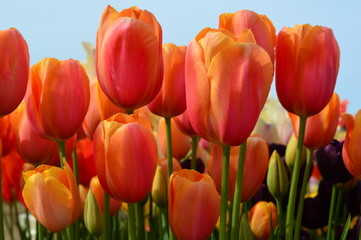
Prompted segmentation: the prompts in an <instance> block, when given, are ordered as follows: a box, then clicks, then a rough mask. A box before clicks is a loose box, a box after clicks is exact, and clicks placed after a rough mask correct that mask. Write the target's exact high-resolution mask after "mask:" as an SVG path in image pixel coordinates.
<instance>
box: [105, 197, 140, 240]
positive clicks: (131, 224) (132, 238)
mask: <svg viewBox="0 0 361 240" xmlns="http://www.w3.org/2000/svg"><path fill="white" fill-rule="evenodd" d="M106 239H110V238H106ZM128 239H129V240H136V239H137V238H136V234H135V203H128Z"/></svg>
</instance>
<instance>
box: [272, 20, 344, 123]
mask: <svg viewBox="0 0 361 240" xmlns="http://www.w3.org/2000/svg"><path fill="white" fill-rule="evenodd" d="M276 62H277V68H276V90H277V95H278V98H279V100H280V102H281V104H282V106H283V107H284V108H285V109H286V110H287V111H289V112H291V113H293V114H296V115H298V116H301V117H305V118H307V117H309V116H312V115H315V114H317V113H319V112H320V111H321V110H322V109H324V108H325V107H326V105H327V104H328V102H329V101H330V99H331V97H332V94H333V90H334V88H335V84H336V78H337V73H338V69H339V64H340V50H339V47H338V44H337V41H336V39H335V37H334V35H333V33H332V30H331V29H329V28H326V27H322V26H311V25H309V24H305V25H295V26H294V28H289V27H284V28H282V29H281V31H280V32H279V34H278V37H277V43H276Z"/></svg>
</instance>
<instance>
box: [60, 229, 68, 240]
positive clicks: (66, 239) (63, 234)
mask: <svg viewBox="0 0 361 240" xmlns="http://www.w3.org/2000/svg"><path fill="white" fill-rule="evenodd" d="M61 236H62V238H63V240H69V237H68V234H67V233H66V230H63V231H61Z"/></svg>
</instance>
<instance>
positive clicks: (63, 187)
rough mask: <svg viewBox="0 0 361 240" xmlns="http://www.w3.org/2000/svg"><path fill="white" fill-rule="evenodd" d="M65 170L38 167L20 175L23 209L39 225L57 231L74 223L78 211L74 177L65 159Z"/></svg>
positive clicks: (79, 204) (76, 188)
mask: <svg viewBox="0 0 361 240" xmlns="http://www.w3.org/2000/svg"><path fill="white" fill-rule="evenodd" d="M63 163H64V169H61V168H58V167H52V166H49V165H40V166H39V167H37V168H36V169H35V170H30V171H27V172H25V173H24V174H23V177H24V180H25V185H24V189H23V197H24V202H25V205H26V207H27V208H28V209H29V211H30V212H31V214H32V215H33V216H34V217H35V218H36V220H38V221H39V222H40V223H41V224H42V225H44V226H45V227H46V228H47V229H49V230H50V231H52V232H59V231H62V230H63V229H65V228H66V227H68V226H70V225H71V224H73V223H74V222H75V221H76V220H77V219H78V217H79V215H80V211H81V203H80V195H79V190H78V186H77V184H76V181H75V177H74V174H73V172H72V170H71V168H70V167H69V165H68V164H67V162H66V161H65V160H63Z"/></svg>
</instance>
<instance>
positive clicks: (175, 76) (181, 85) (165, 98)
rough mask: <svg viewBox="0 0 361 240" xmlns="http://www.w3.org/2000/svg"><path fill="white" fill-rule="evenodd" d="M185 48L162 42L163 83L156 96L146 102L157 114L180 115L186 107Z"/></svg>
mask: <svg viewBox="0 0 361 240" xmlns="http://www.w3.org/2000/svg"><path fill="white" fill-rule="evenodd" d="M186 50H187V47H186V46H176V45H174V44H172V43H167V44H163V62H164V77H163V85H162V88H161V89H160V91H159V92H158V94H157V96H156V97H155V98H154V99H153V101H152V102H151V103H149V104H148V108H149V110H150V111H152V112H153V113H154V114H156V115H158V116H162V117H167V118H171V117H174V116H178V115H180V114H181V113H183V112H184V111H185V109H186V90H185V77H184V74H185V72H184V64H185V57H186Z"/></svg>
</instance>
